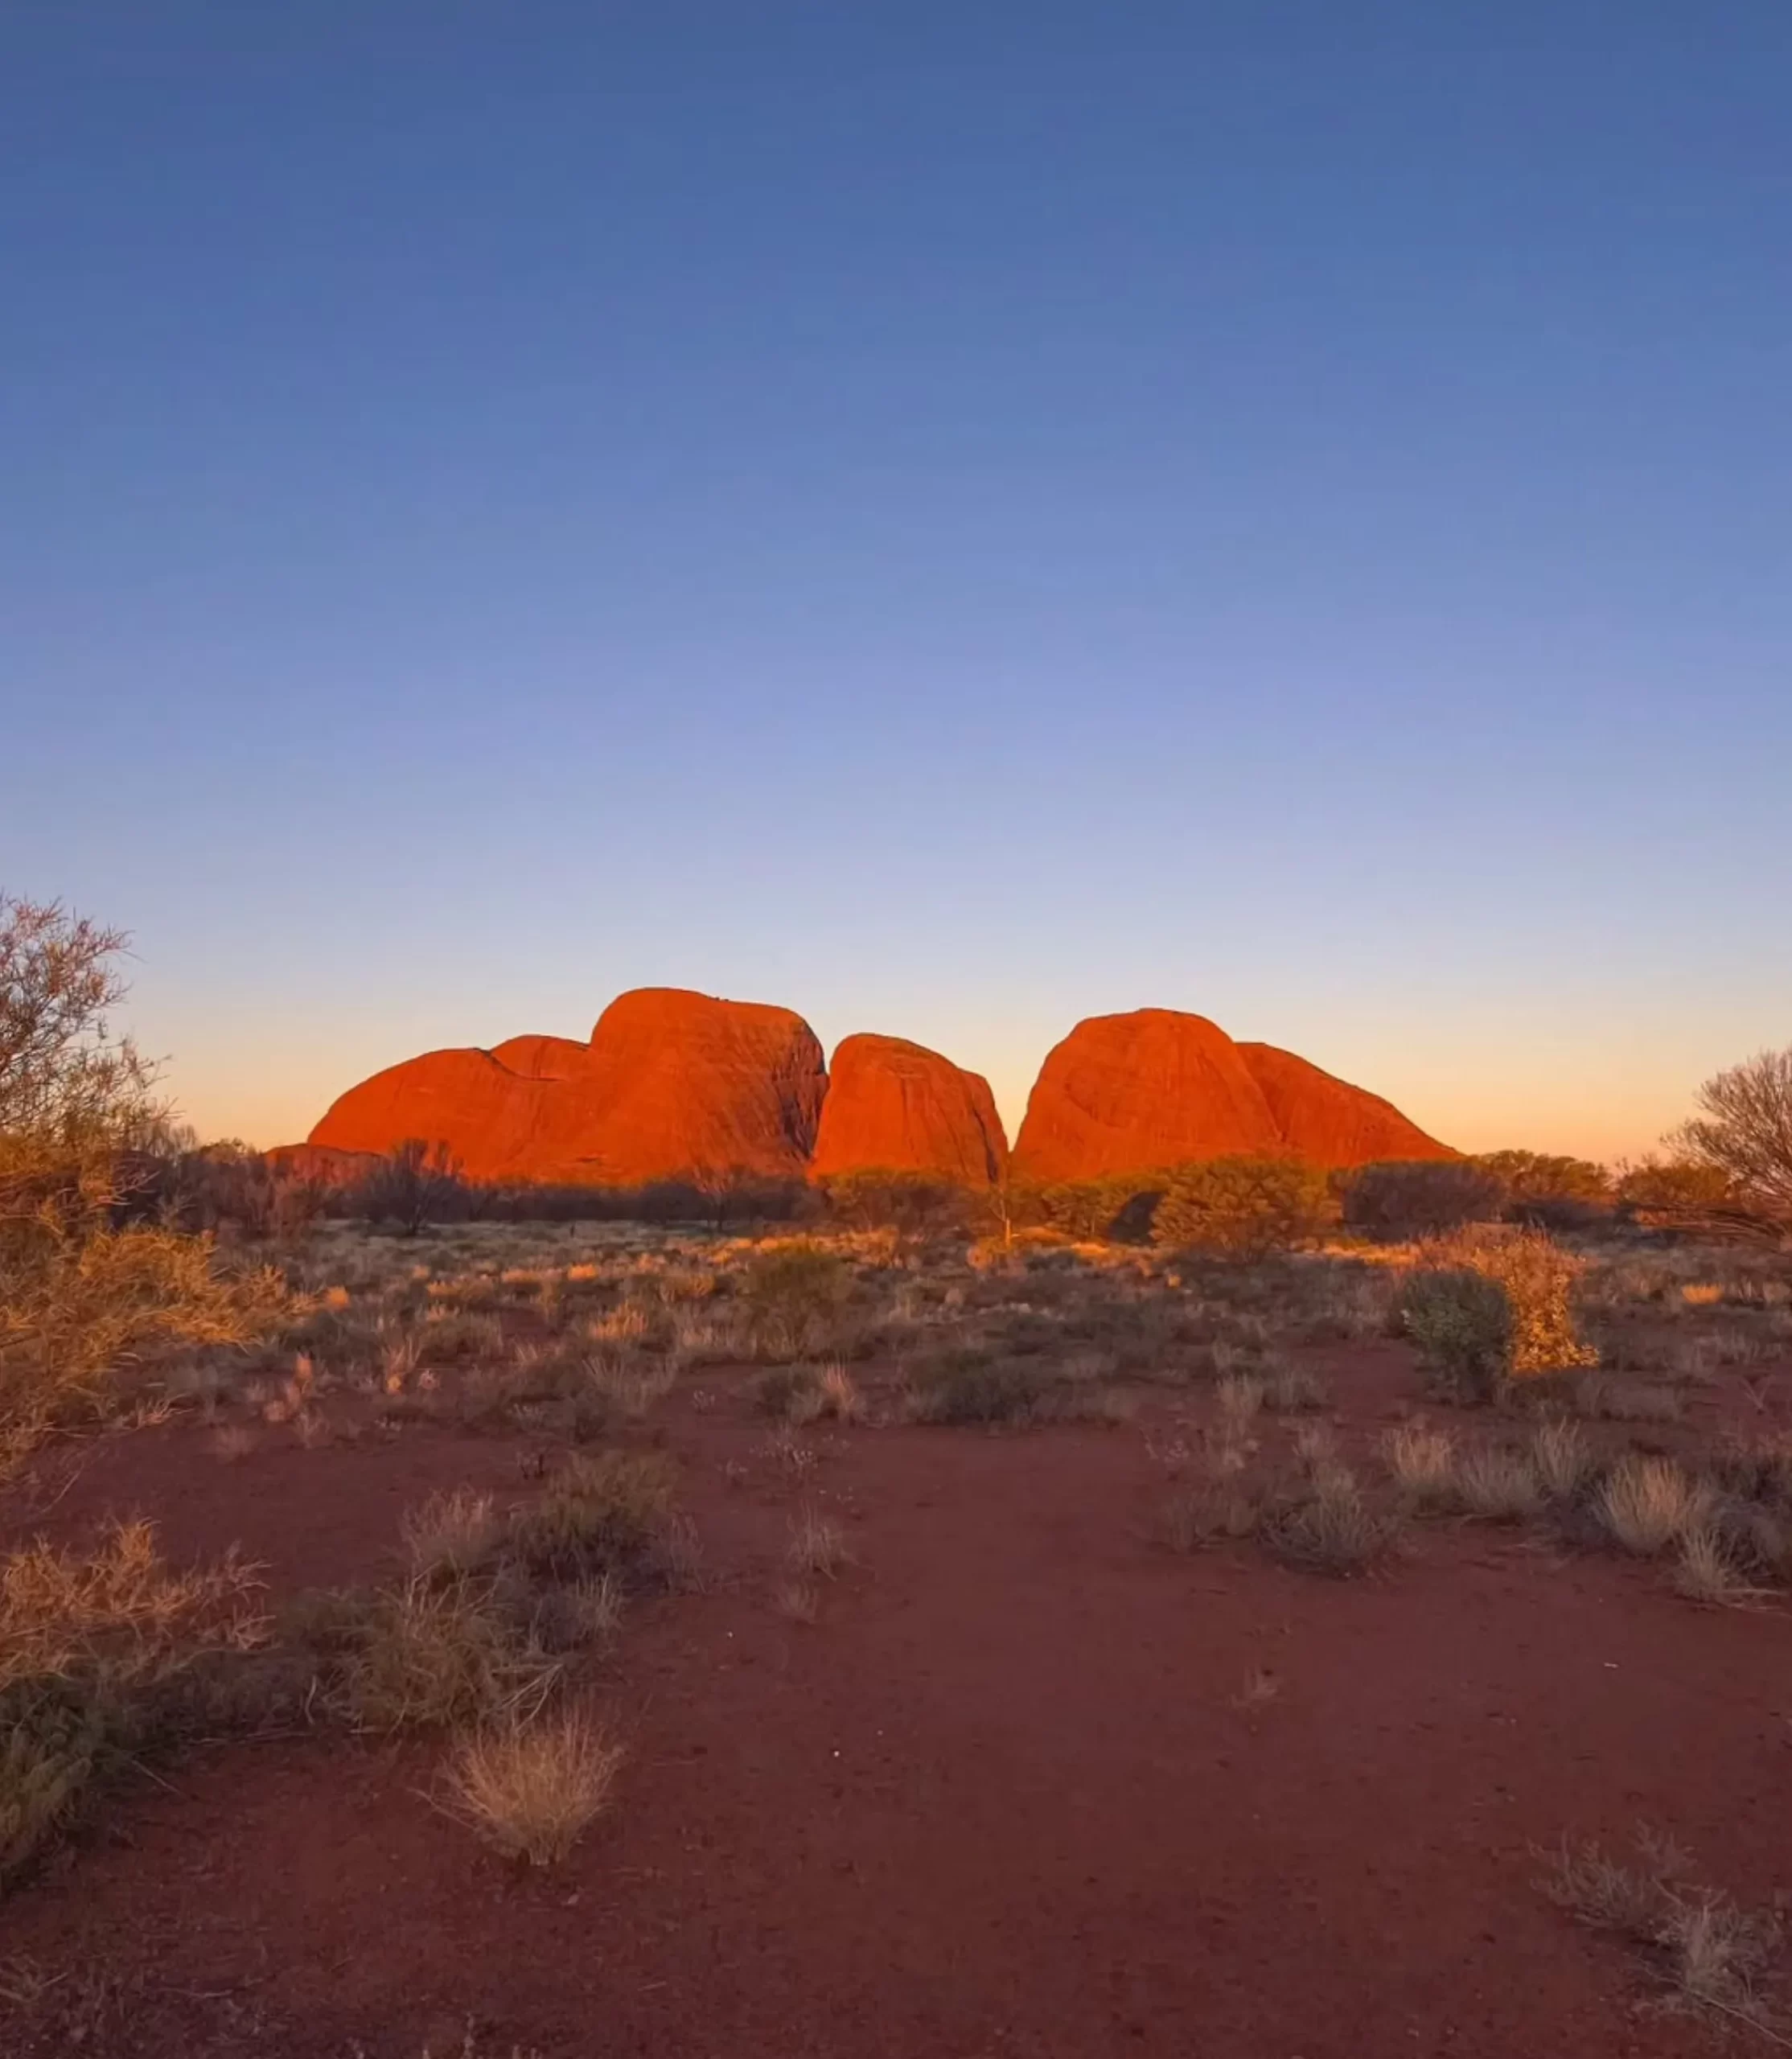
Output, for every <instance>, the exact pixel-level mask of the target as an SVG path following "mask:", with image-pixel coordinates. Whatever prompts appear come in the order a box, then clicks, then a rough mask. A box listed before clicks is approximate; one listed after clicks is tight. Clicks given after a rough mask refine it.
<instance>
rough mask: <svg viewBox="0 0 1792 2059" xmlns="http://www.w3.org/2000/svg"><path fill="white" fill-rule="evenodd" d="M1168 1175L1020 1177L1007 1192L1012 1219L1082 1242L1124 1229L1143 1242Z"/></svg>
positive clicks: (1129, 1236) (1098, 1240) (1095, 1240)
mask: <svg viewBox="0 0 1792 2059" xmlns="http://www.w3.org/2000/svg"><path fill="white" fill-rule="evenodd" d="M1168 1177H1169V1176H1168V1174H1166V1173H1135V1174H1132V1175H1129V1176H1128V1177H1124V1178H1116V1179H1107V1180H1060V1181H1055V1182H1015V1183H1014V1184H1013V1185H1012V1186H1010V1187H1009V1190H1008V1194H1007V1197H1006V1199H1007V1206H1008V1214H1009V1221H1010V1222H1011V1223H1012V1224H1013V1227H1015V1228H1017V1229H1029V1230H1050V1231H1052V1232H1053V1233H1054V1235H1058V1236H1060V1237H1067V1238H1069V1239H1071V1241H1072V1242H1073V1243H1102V1242H1104V1241H1105V1240H1107V1239H1110V1238H1116V1237H1120V1236H1121V1234H1122V1231H1124V1239H1123V1241H1125V1242H1128V1243H1131V1242H1135V1241H1136V1242H1140V1243H1143V1242H1145V1241H1146V1240H1147V1239H1149V1235H1150V1233H1151V1218H1152V1214H1153V1210H1154V1209H1155V1208H1156V1206H1157V1198H1158V1197H1159V1195H1160V1194H1161V1193H1162V1191H1163V1188H1164V1185H1165V1181H1166V1180H1167V1178H1168Z"/></svg>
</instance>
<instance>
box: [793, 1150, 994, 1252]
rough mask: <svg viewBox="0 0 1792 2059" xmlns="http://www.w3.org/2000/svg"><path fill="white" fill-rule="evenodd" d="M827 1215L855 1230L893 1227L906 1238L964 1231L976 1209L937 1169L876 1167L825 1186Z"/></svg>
mask: <svg viewBox="0 0 1792 2059" xmlns="http://www.w3.org/2000/svg"><path fill="white" fill-rule="evenodd" d="M824 1194H825V1198H826V1202H827V1207H828V1214H829V1215H830V1216H832V1218H833V1219H834V1220H835V1221H836V1222H837V1223H841V1224H842V1225H843V1226H844V1227H846V1228H848V1229H852V1230H884V1229H890V1230H894V1231H896V1232H897V1233H898V1235H902V1236H907V1237H927V1236H943V1235H948V1234H950V1233H951V1232H953V1231H959V1232H961V1233H962V1232H964V1231H966V1230H968V1228H969V1227H970V1225H971V1222H972V1215H973V1214H974V1212H975V1201H974V1197H973V1196H972V1195H971V1194H969V1193H968V1191H967V1190H965V1189H964V1187H962V1186H959V1185H958V1184H957V1183H956V1182H955V1181H952V1180H948V1179H946V1178H944V1177H941V1176H940V1175H939V1174H937V1173H914V1172H886V1171H882V1170H878V1169H874V1168H869V1167H868V1168H865V1169H862V1170H859V1171H855V1172H851V1173H839V1174H836V1177H833V1178H832V1179H830V1180H829V1181H828V1182H827V1183H826V1186H825V1189H824Z"/></svg>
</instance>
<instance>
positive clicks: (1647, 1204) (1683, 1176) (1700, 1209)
mask: <svg viewBox="0 0 1792 2059" xmlns="http://www.w3.org/2000/svg"><path fill="white" fill-rule="evenodd" d="M1616 1193H1617V1202H1618V1206H1620V1207H1621V1209H1623V1210H1625V1211H1626V1213H1627V1214H1630V1215H1632V1216H1634V1218H1635V1219H1636V1220H1637V1221H1638V1222H1639V1223H1650V1224H1655V1223H1660V1224H1671V1223H1679V1222H1681V1221H1683V1220H1685V1219H1688V1218H1691V1219H1694V1220H1696V1219H1698V1218H1699V1217H1700V1216H1702V1215H1704V1214H1705V1213H1706V1212H1707V1211H1708V1210H1711V1209H1716V1208H1724V1207H1727V1206H1731V1205H1732V1204H1734V1203H1735V1202H1737V1200H1738V1198H1739V1197H1738V1195H1737V1191H1736V1186H1735V1182H1733V1181H1732V1178H1731V1177H1730V1175H1729V1173H1727V1172H1726V1171H1725V1170H1724V1168H1723V1167H1722V1166H1721V1165H1706V1164H1703V1163H1701V1162H1700V1161H1699V1160H1697V1159H1695V1158H1666V1159H1659V1158H1645V1159H1643V1160H1642V1161H1640V1163H1638V1164H1637V1165H1628V1166H1626V1168H1625V1169H1624V1170H1623V1171H1622V1173H1621V1174H1620V1175H1619V1177H1618V1180H1617V1188H1616Z"/></svg>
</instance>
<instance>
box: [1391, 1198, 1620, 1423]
mask: <svg viewBox="0 0 1792 2059" xmlns="http://www.w3.org/2000/svg"><path fill="white" fill-rule="evenodd" d="M1583 1269H1584V1268H1583V1266H1582V1263H1581V1261H1580V1260H1578V1259H1576V1258H1575V1257H1574V1256H1572V1254H1571V1253H1569V1252H1568V1251H1564V1250H1563V1249H1562V1247H1561V1246H1560V1244H1558V1243H1556V1242H1554V1240H1553V1239H1551V1238H1550V1237H1549V1236H1547V1235H1546V1234H1545V1233H1544V1232H1543V1231H1540V1230H1521V1231H1515V1232H1510V1233H1496V1234H1493V1235H1487V1234H1485V1233H1483V1234H1477V1233H1475V1232H1473V1231H1465V1232H1463V1233H1462V1234H1461V1235H1457V1236H1455V1237H1453V1238H1449V1239H1441V1240H1439V1241H1438V1242H1436V1243H1432V1244H1431V1245H1429V1246H1428V1247H1426V1249H1425V1252H1424V1264H1422V1265H1421V1267H1420V1268H1419V1270H1417V1271H1416V1272H1415V1273H1414V1274H1413V1275H1412V1278H1411V1279H1410V1280H1408V1284H1407V1288H1406V1293H1405V1297H1404V1303H1403V1313H1404V1321H1405V1326H1406V1328H1407V1330H1408V1334H1410V1335H1412V1337H1413V1338H1414V1339H1415V1340H1416V1342H1417V1343H1418V1344H1419V1346H1420V1350H1423V1351H1424V1353H1425V1354H1426V1355H1427V1356H1428V1358H1432V1360H1433V1361H1434V1362H1436V1364H1437V1365H1438V1367H1440V1369H1441V1371H1443V1372H1444V1373H1445V1375H1446V1376H1447V1377H1448V1378H1449V1379H1451V1380H1452V1381H1453V1383H1454V1384H1455V1385H1456V1386H1457V1387H1458V1388H1459V1390H1460V1391H1461V1392H1462V1393H1463V1394H1464V1395H1465V1396H1467V1397H1469V1398H1473V1399H1486V1398H1488V1396H1489V1395H1491V1394H1492V1393H1493V1392H1494V1390H1495V1388H1496V1387H1498V1384H1499V1383H1500V1382H1501V1381H1502V1380H1505V1379H1519V1380H1522V1379H1534V1378H1536V1377H1537V1376H1539V1375H1543V1374H1547V1373H1554V1372H1560V1371H1564V1370H1565V1369H1567V1368H1569V1367H1576V1366H1590V1365H1593V1364H1596V1363H1597V1361H1598V1357H1599V1354H1598V1353H1597V1351H1596V1350H1594V1349H1593V1346H1591V1345H1589V1344H1588V1343H1586V1342H1584V1341H1583V1339H1582V1338H1580V1334H1579V1333H1578V1332H1577V1331H1576V1328H1575V1322H1574V1311H1573V1306H1572V1290H1573V1286H1574V1283H1575V1280H1576V1279H1577V1278H1578V1277H1579V1276H1580V1272H1582V1270H1583ZM1471 1278H1473V1279H1475V1280H1481V1281H1482V1282H1484V1283H1485V1286H1484V1287H1480V1288H1477V1287H1471V1286H1470V1285H1469V1284H1468V1283H1469V1280H1470V1279H1471ZM1485 1287H1491V1288H1494V1289H1495V1290H1496V1291H1497V1293H1498V1295H1499V1297H1500V1299H1501V1301H1502V1302H1503V1303H1504V1305H1505V1315H1504V1317H1503V1319H1502V1317H1501V1316H1500V1315H1499V1313H1498V1309H1496V1307H1495V1305H1494V1300H1493V1298H1492V1297H1491V1296H1490V1295H1489V1294H1488V1293H1486V1291H1485ZM1502 1330H1503V1335H1502Z"/></svg>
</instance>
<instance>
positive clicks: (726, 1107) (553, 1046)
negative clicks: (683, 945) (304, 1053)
mask: <svg viewBox="0 0 1792 2059" xmlns="http://www.w3.org/2000/svg"><path fill="white" fill-rule="evenodd" d="M827 1083H828V1078H827V1073H826V1071H825V1069H824V1066H823V1063H822V1055H821V1046H820V1044H819V1043H818V1042H816V1036H815V1033H814V1031H813V1030H812V1029H810V1027H809V1025H808V1024H807V1023H806V1022H805V1021H804V1020H803V1018H802V1017H800V1016H799V1015H795V1014H793V1013H791V1011H790V1009H786V1008H770V1007H766V1006H763V1005H761V1004H759V1003H758V1002H753V1001H717V1000H716V999H714V998H713V997H711V996H709V995H708V994H698V993H685V992H684V991H683V990H681V989H679V988H639V989H638V990H636V991H635V992H634V993H626V994H623V995H621V996H619V997H618V998H617V999H616V1000H615V1001H612V1002H611V1003H610V1006H609V1007H608V1008H607V1009H605V1010H604V1012H603V1013H602V1016H600V1017H599V1018H598V1025H597V1027H596V1028H595V1029H594V1030H593V1031H592V1033H591V1041H590V1043H589V1044H580V1043H577V1042H573V1040H572V1039H570V1038H565V1037H545V1036H523V1037H512V1038H509V1039H508V1041H507V1042H504V1043H502V1044H500V1045H499V1046H498V1047H497V1048H496V1050H492V1051H484V1050H446V1051H430V1052H426V1053H425V1054H424V1055H423V1056H422V1057H421V1058H408V1059H406V1060H405V1062H403V1063H402V1064H400V1065H395V1066H388V1067H387V1069H386V1070H385V1071H384V1072H378V1073H376V1074H375V1075H373V1077H372V1079H364V1080H363V1081H362V1082H361V1083H360V1085H359V1086H358V1087H351V1088H350V1089H349V1090H348V1091H347V1093H346V1094H344V1095H342V1096H341V1097H340V1099H338V1100H337V1101H336V1102H335V1103H333V1104H332V1105H331V1108H330V1109H329V1111H328V1112H327V1114H326V1115H325V1116H324V1117H323V1120H322V1121H321V1122H320V1123H319V1124H318V1125H317V1127H316V1128H314V1130H313V1131H312V1132H311V1135H310V1143H312V1144H313V1145H322V1146H325V1147H327V1148H329V1149H333V1150H338V1151H367V1152H387V1151H390V1150H391V1149H393V1146H394V1145H397V1144H400V1143H401V1142H403V1140H405V1138H407V1137H413V1136H414V1137H421V1139H422V1140H424V1141H425V1143H427V1144H436V1143H441V1144H443V1145H446V1147H447V1149H449V1150H450V1152H451V1153H453V1154H454V1157H457V1158H458V1159H459V1160H460V1161H461V1163H462V1166H463V1167H464V1169H465V1170H466V1175H467V1177H469V1178H470V1179H474V1180H493V1181H524V1180H537V1181H545V1182H576V1183H586V1184H590V1185H594V1186H595V1185H602V1186H634V1185H636V1184H638V1183H639V1182H643V1181H647V1180H656V1179H675V1178H677V1177H680V1176H683V1175H686V1174H689V1173H696V1172H702V1171H712V1170H733V1169H741V1170H743V1171H747V1172H752V1173H774V1174H791V1175H799V1174H800V1173H803V1172H804V1170H805V1169H806V1168H807V1166H808V1158H809V1153H810V1152H811V1151H812V1149H813V1148H814V1145H815V1132H816V1121H817V1120H818V1118H819V1116H820V1110H821V1100H822V1096H823V1095H824V1093H825V1092H826V1091H827Z"/></svg>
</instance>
